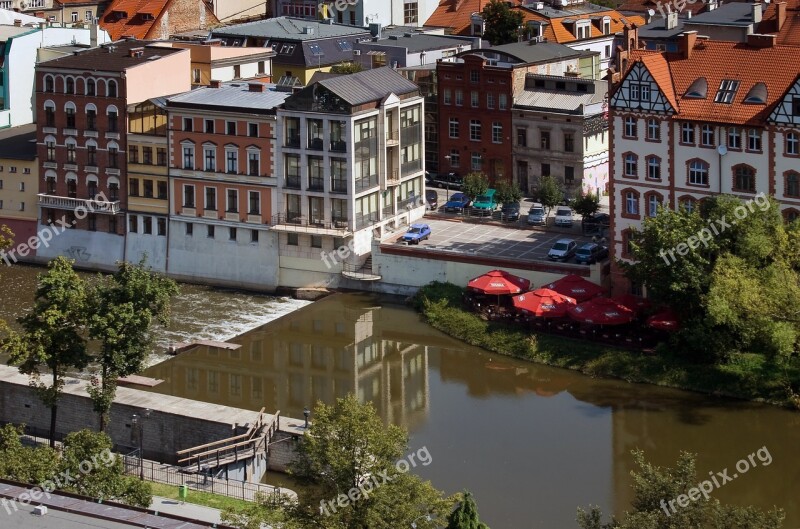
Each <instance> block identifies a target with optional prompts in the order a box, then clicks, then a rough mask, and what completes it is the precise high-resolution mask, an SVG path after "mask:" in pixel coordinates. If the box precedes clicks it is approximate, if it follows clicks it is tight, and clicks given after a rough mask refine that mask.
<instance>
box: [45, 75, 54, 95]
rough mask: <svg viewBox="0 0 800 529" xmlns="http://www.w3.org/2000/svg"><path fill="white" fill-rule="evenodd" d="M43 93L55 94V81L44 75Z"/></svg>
mask: <svg viewBox="0 0 800 529" xmlns="http://www.w3.org/2000/svg"><path fill="white" fill-rule="evenodd" d="M44 91H45V92H55V91H56V86H55V81H54V80H53V76H52V75H45V76H44Z"/></svg>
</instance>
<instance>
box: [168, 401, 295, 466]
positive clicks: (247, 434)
mask: <svg viewBox="0 0 800 529" xmlns="http://www.w3.org/2000/svg"><path fill="white" fill-rule="evenodd" d="M265 409H266V408H261V411H259V412H258V419H257V420H256V422H255V423H254V424H253V425H252V426H250V428H249V429H248V430H247V432H245V433H243V434H241V435H236V436H234V437H228V438H227V439H221V440H219V441H214V442H213V443H206V444H204V445H200V446H193V447H191V448H185V449H183V450H178V451H177V452H175V454H176V455H179V456H182V455H184V454H188V453H189V452H194V451H195V450H203V449H206V448H209V447H212V446H216V445H222V444H226V443H230V442H233V441H238V440H239V439H245V438H247V439H252V438H253V435H255V433H256V432H257V431H258V430H259V429H260V428H261V427H262V421H263V420H264V410H265ZM278 413H280V412H278Z"/></svg>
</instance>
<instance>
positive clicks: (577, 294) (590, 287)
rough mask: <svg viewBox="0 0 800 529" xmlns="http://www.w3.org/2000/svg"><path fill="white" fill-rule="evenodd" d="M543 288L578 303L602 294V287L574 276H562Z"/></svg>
mask: <svg viewBox="0 0 800 529" xmlns="http://www.w3.org/2000/svg"><path fill="white" fill-rule="evenodd" d="M544 288H549V289H550V290H555V291H556V292H558V293H559V294H564V295H565V296H569V297H571V298H575V300H577V301H578V302H579V303H580V302H581V301H587V300H589V299H592V298H593V297H595V296H599V295H600V294H602V293H603V289H602V287H600V286H599V285H596V284H594V283H592V282H591V281H588V280H586V279H584V278H582V277H581V276H578V275H575V274H570V275H568V276H564V277H562V278H561V279H559V280H558V281H553V282H552V283H550V284H549V285H545V287H544Z"/></svg>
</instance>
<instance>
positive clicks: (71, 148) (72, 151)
mask: <svg viewBox="0 0 800 529" xmlns="http://www.w3.org/2000/svg"><path fill="white" fill-rule="evenodd" d="M77 147H78V146H77V145H76V144H75V142H74V141H70V142H67V163H75V159H76V149H77Z"/></svg>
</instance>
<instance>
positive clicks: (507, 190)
mask: <svg viewBox="0 0 800 529" xmlns="http://www.w3.org/2000/svg"><path fill="white" fill-rule="evenodd" d="M494 188H495V195H494V196H495V199H497V202H498V203H500V204H508V203H513V202H519V201H520V200H521V199H522V191H521V190H520V188H519V186H518V185H517V183H516V182H510V181H508V180H500V181H498V182H497V184H496V185H495V186H494Z"/></svg>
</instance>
